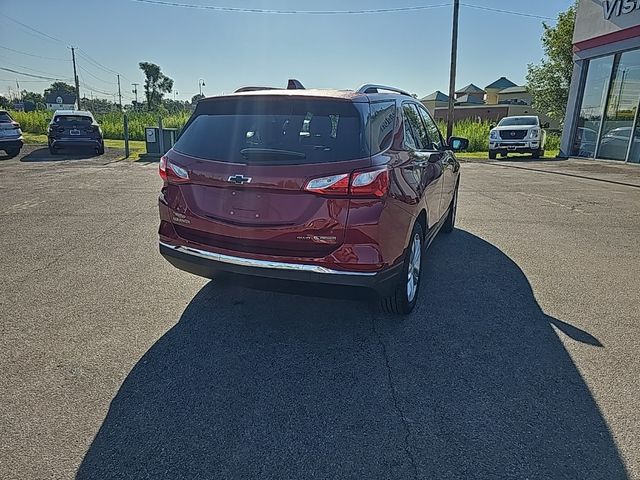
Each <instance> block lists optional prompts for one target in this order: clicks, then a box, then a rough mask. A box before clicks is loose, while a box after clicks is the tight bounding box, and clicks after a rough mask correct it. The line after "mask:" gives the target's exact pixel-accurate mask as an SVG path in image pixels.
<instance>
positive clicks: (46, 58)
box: [0, 45, 71, 62]
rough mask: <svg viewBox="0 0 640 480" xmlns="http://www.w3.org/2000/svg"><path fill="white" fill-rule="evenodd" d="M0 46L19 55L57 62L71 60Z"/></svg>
mask: <svg viewBox="0 0 640 480" xmlns="http://www.w3.org/2000/svg"><path fill="white" fill-rule="evenodd" d="M0 48H4V49H5V50H9V51H10V52H15V53H19V54H21V55H28V56H29V57H35V58H44V59H45V60H56V61H58V62H70V61H71V60H69V59H68V58H55V57H44V56H42V55H35V54H33V53H27V52H21V51H20V50H14V49H13V48H9V47H5V46H3V45H0Z"/></svg>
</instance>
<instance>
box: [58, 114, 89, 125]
mask: <svg viewBox="0 0 640 480" xmlns="http://www.w3.org/2000/svg"><path fill="white" fill-rule="evenodd" d="M53 121H54V122H55V123H56V124H58V125H77V124H87V125H90V124H92V123H93V119H92V118H91V117H87V116H84V115H57V116H56V117H55V118H54V119H53Z"/></svg>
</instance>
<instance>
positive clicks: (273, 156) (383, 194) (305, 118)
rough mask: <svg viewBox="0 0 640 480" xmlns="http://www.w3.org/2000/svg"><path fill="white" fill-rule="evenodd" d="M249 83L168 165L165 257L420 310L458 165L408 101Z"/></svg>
mask: <svg viewBox="0 0 640 480" xmlns="http://www.w3.org/2000/svg"><path fill="white" fill-rule="evenodd" d="M289 88H290V89H286V90H285V89H270V90H267V89H263V88H261V87H244V88H242V89H240V93H238V92H236V93H234V94H231V95H225V96H219V97H212V98H206V99H203V100H200V101H199V102H198V105H197V107H196V109H195V111H194V113H193V115H192V116H191V118H190V119H189V121H188V122H187V124H186V125H185V127H184V129H183V131H182V134H181V136H180V138H179V139H178V141H177V143H176V144H175V145H174V147H173V148H172V149H171V150H170V151H169V152H168V153H167V154H166V155H165V156H164V157H162V159H161V160H160V176H161V177H162V180H163V181H164V185H163V187H162V189H161V192H160V197H159V207H160V228H159V237H160V252H161V254H162V255H163V256H164V257H165V258H166V259H167V260H168V261H169V262H171V263H172V264H173V265H174V266H176V267H178V268H179V269H182V270H185V271H187V272H191V273H195V274H197V275H201V276H203V277H208V278H213V277H215V276H216V274H218V273H219V272H232V273H237V274H243V275H252V276H259V277H267V278H274V279H285V280H294V281H300V282H308V283H319V284H333V285H340V286H353V287H366V288H369V289H372V290H374V291H375V292H377V294H378V295H379V296H380V298H381V301H380V304H381V306H382V308H383V309H384V310H386V311H388V312H391V313H399V314H406V313H409V312H411V310H412V309H413V308H414V306H415V304H416V301H417V299H418V291H419V288H420V280H421V275H422V271H423V269H422V262H423V255H424V252H425V250H426V248H427V246H428V245H429V243H430V242H431V241H432V240H433V238H434V237H435V235H436V234H437V233H438V231H439V230H440V229H443V230H444V231H446V232H451V231H452V230H453V228H454V224H455V220H456V206H457V200H458V187H459V182H460V164H459V163H458V160H457V159H456V156H455V154H454V151H458V150H463V149H465V148H466V147H467V146H468V141H467V140H466V139H462V138H455V137H452V138H450V139H449V140H448V141H445V140H444V139H443V138H442V136H441V134H440V132H439V130H438V127H437V125H436V123H435V122H434V121H433V119H432V117H431V115H430V114H429V112H428V111H427V110H426V109H425V108H424V106H423V105H422V104H421V103H420V102H419V101H417V100H415V99H414V98H413V97H411V95H409V94H407V93H406V92H403V91H401V90H398V89H395V88H392V87H383V86H376V85H365V86H363V87H361V88H360V89H358V90H357V91H348V90H305V89H304V87H302V86H301V85H300V83H299V82H297V81H290V82H289Z"/></svg>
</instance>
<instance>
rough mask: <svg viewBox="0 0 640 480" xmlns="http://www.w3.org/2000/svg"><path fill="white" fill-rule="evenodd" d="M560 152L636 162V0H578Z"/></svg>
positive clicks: (639, 92) (639, 87) (639, 67)
mask: <svg viewBox="0 0 640 480" xmlns="http://www.w3.org/2000/svg"><path fill="white" fill-rule="evenodd" d="M573 51H574V60H575V64H574V70H573V77H572V81H571V90H570V93H569V102H568V104H567V116H566V120H565V124H564V130H563V134H562V143H561V155H562V156H571V157H585V158H594V159H603V160H617V161H620V162H629V163H640V125H639V118H638V117H639V115H638V112H639V111H640V0H580V2H579V5H578V11H577V13H576V26H575V31H574V35H573Z"/></svg>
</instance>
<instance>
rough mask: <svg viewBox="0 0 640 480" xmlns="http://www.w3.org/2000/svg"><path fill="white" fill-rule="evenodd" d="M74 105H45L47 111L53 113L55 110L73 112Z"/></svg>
mask: <svg viewBox="0 0 640 480" xmlns="http://www.w3.org/2000/svg"><path fill="white" fill-rule="evenodd" d="M75 108H76V104H75V103H63V104H62V105H61V104H59V103H47V110H49V111H51V112H54V111H56V110H75Z"/></svg>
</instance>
